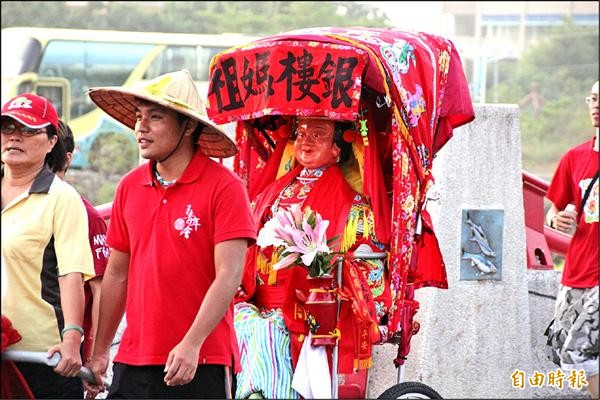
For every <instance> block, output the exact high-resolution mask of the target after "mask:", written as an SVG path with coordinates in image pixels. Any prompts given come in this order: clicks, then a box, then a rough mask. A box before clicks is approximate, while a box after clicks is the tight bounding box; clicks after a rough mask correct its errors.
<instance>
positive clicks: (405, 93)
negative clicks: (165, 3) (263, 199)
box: [207, 27, 475, 349]
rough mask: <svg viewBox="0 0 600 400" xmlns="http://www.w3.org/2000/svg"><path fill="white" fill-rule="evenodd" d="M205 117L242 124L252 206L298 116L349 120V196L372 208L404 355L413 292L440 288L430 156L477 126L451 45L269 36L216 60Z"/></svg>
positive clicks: (347, 35)
mask: <svg viewBox="0 0 600 400" xmlns="http://www.w3.org/2000/svg"><path fill="white" fill-rule="evenodd" d="M357 88H360V98H359V99H358V101H356V100H357V98H356V94H357ZM207 112H208V114H209V116H210V117H211V118H212V119H214V120H215V121H217V122H230V121H240V123H238V124H237V137H236V140H237V145H238V149H239V152H238V154H237V155H236V158H235V160H234V169H235V171H236V173H238V175H240V176H241V177H242V179H244V180H245V182H246V183H247V186H248V190H249V193H250V196H251V198H252V197H253V195H255V194H257V193H259V192H260V190H261V189H262V188H264V187H266V186H267V185H268V184H269V183H270V182H273V181H274V180H275V179H276V178H277V177H278V176H281V173H282V172H284V171H286V170H287V171H289V170H291V168H293V157H290V152H289V146H288V145H286V142H287V141H288V138H289V137H290V136H293V117H294V116H297V115H312V116H325V117H329V118H334V119H346V120H351V121H354V122H355V125H356V131H357V133H358V134H357V135H356V138H355V139H354V141H353V143H352V147H353V154H354V157H355V159H356V165H355V166H354V168H355V171H358V172H356V173H355V174H354V175H352V174H348V176H354V177H355V178H356V176H357V174H358V179H356V180H355V184H356V185H354V184H353V188H355V189H356V188H358V191H359V192H360V193H361V194H363V195H364V196H365V197H366V198H367V199H368V201H369V204H370V205H371V207H372V210H373V214H374V218H375V221H376V227H377V229H378V231H377V237H378V238H379V239H380V240H381V241H382V242H384V243H385V244H386V245H389V251H390V256H389V259H388V269H389V277H388V279H389V282H388V284H389V288H390V290H391V293H392V298H393V304H392V306H391V309H390V310H389V320H388V328H389V332H390V337H391V336H393V334H394V333H395V332H399V331H402V332H403V336H402V338H401V340H402V341H403V343H401V347H403V348H406V349H408V347H409V346H408V341H409V340H410V332H411V331H412V329H411V327H410V324H411V320H412V314H414V312H416V310H417V309H418V303H417V302H416V301H414V300H412V294H413V291H414V289H417V288H420V287H425V286H430V287H439V288H447V287H448V283H447V278H446V271H445V265H444V261H443V258H442V254H441V252H440V249H439V244H438V242H437V238H436V236H435V233H434V230H433V226H432V223H431V219H430V218H429V215H428V213H427V210H426V208H424V204H425V199H426V193H427V191H428V190H429V188H430V187H431V186H432V185H433V183H434V178H433V175H432V172H431V171H432V161H433V156H434V155H435V153H436V152H437V151H438V150H439V149H440V148H441V147H442V146H443V145H444V144H445V143H446V142H447V141H448V140H449V139H450V138H451V137H452V134H453V129H454V128H456V127H459V126H461V125H464V124H466V123H468V122H470V121H472V120H473V119H474V117H475V115H474V110H473V106H472V103H471V98H470V95H469V91H468V85H467V81H466V78H465V75H464V71H463V68H462V64H461V61H460V57H459V54H458V52H457V50H456V48H455V47H454V45H453V43H452V42H451V41H450V40H448V39H445V38H443V37H440V36H436V35H431V34H427V33H423V32H408V31H399V30H394V29H377V28H360V27H357V28H309V29H302V30H298V31H292V32H287V33H282V34H279V35H273V36H269V37H266V38H263V39H260V40H257V41H255V42H252V43H250V44H248V45H245V46H242V47H239V48H233V49H230V50H229V51H225V52H223V53H221V54H219V56H217V57H215V58H214V59H213V61H212V63H211V84H210V88H209V95H208V102H207ZM345 172H346V171H345ZM348 176H347V179H348ZM417 225H419V226H421V227H422V228H421V229H420V230H419V231H417ZM409 288H410V290H409ZM407 307H410V308H411V309H410V310H408V311H407ZM407 313H408V314H410V317H409V318H406V315H407Z"/></svg>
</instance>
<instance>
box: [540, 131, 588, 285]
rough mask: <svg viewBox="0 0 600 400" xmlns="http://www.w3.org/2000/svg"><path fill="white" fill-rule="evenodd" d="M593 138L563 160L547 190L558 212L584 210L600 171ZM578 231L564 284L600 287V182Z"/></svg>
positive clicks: (578, 225)
mask: <svg viewBox="0 0 600 400" xmlns="http://www.w3.org/2000/svg"><path fill="white" fill-rule="evenodd" d="M593 147H594V139H592V140H589V141H587V142H585V143H583V144H580V145H578V146H575V147H574V148H572V149H571V150H569V151H568V152H567V153H566V154H565V155H564V156H563V157H562V158H561V160H560V163H559V164H558V167H557V168H556V172H555V173H554V176H553V177H552V182H551V183H550V187H549V188H548V193H547V195H546V196H547V197H548V199H549V200H550V201H551V202H552V203H553V204H554V205H555V206H556V207H557V208H558V209H559V210H563V209H564V208H565V207H566V206H567V204H569V203H572V204H574V205H575V208H576V210H577V211H579V209H580V208H581V202H582V200H583V195H584V193H585V191H586V189H587V187H588V186H589V185H590V184H591V182H592V180H593V177H594V175H596V173H597V172H598V152H597V151H594V150H593ZM577 222H578V224H577V230H576V231H575V234H574V235H573V238H572V239H571V244H570V245H569V249H568V250H567V258H566V260H565V268H564V270H563V273H562V280H561V283H562V284H563V285H565V286H569V287H573V288H580V289H582V288H592V287H594V286H598V180H596V182H595V183H594V187H593V188H592V190H591V192H590V194H589V197H588V198H587V200H586V204H585V205H584V206H583V208H582V212H581V215H580V216H579V219H578V221H577Z"/></svg>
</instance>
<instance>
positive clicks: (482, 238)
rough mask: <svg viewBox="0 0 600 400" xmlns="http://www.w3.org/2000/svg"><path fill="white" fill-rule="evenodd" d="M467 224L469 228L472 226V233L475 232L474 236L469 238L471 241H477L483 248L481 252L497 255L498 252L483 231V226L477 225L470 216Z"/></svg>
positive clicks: (487, 254)
mask: <svg viewBox="0 0 600 400" xmlns="http://www.w3.org/2000/svg"><path fill="white" fill-rule="evenodd" d="M467 224H468V225H469V228H471V233H472V234H473V237H471V238H470V239H469V240H470V241H471V242H475V243H477V245H478V246H479V248H480V249H481V252H482V253H483V254H485V255H486V256H489V257H496V253H495V252H494V250H492V248H491V246H490V242H489V241H488V239H487V236H486V235H485V233H484V232H483V228H481V226H480V225H477V224H475V223H474V222H473V221H471V219H470V218H467Z"/></svg>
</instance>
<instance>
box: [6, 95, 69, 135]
mask: <svg viewBox="0 0 600 400" xmlns="http://www.w3.org/2000/svg"><path fill="white" fill-rule="evenodd" d="M2 117H10V118H12V119H15V120H17V121H18V122H20V123H22V124H23V125H25V126H28V127H30V128H34V129H39V128H44V127H46V126H48V125H52V126H54V128H55V129H56V130H58V114H57V113H56V109H55V108H54V106H53V105H52V103H50V101H49V100H48V99H46V98H45V97H42V96H38V95H36V94H33V93H23V94H20V95H18V96H16V97H14V98H13V99H11V100H9V101H8V102H6V103H4V105H3V106H2Z"/></svg>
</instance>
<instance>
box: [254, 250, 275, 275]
mask: <svg viewBox="0 0 600 400" xmlns="http://www.w3.org/2000/svg"><path fill="white" fill-rule="evenodd" d="M270 267H271V265H270V264H269V262H268V261H267V258H266V257H265V256H264V255H263V254H261V253H258V256H257V257H256V270H257V271H258V272H260V273H261V274H266V273H268V272H269V269H270Z"/></svg>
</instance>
